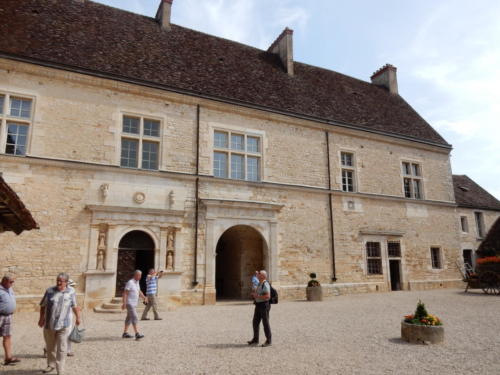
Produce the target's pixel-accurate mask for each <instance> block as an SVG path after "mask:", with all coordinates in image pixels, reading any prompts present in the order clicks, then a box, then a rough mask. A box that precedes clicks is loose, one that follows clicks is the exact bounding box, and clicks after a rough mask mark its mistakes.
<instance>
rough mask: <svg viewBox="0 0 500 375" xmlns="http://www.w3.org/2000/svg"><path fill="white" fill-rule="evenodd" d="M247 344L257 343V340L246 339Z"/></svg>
mask: <svg viewBox="0 0 500 375" xmlns="http://www.w3.org/2000/svg"><path fill="white" fill-rule="evenodd" d="M247 343H248V345H257V344H258V343H259V342H258V341H257V340H253V339H252V340H250V341H247Z"/></svg>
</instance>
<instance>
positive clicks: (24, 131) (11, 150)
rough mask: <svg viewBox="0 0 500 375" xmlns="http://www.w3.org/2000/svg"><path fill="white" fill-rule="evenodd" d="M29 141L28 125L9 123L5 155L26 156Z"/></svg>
mask: <svg viewBox="0 0 500 375" xmlns="http://www.w3.org/2000/svg"><path fill="white" fill-rule="evenodd" d="M27 140H28V125H24V124H16V123H14V122H7V144H6V147H5V153H7V154H11V155H26V143H27Z"/></svg>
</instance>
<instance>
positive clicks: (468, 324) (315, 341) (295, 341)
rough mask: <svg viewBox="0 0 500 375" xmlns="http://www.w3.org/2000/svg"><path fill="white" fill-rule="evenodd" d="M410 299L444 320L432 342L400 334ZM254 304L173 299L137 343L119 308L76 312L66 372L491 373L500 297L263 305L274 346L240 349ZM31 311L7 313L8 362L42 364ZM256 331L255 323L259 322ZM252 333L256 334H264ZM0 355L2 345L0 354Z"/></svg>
mask: <svg viewBox="0 0 500 375" xmlns="http://www.w3.org/2000/svg"><path fill="white" fill-rule="evenodd" d="M418 299H421V300H422V301H423V302H424V303H425V304H426V306H427V308H428V310H429V312H430V313H434V314H437V315H438V316H439V317H440V318H441V319H442V320H443V321H444V323H445V330H446V332H445V340H446V342H445V343H444V344H440V345H429V346H424V345H410V344H407V343H405V342H403V341H401V340H400V321H401V318H402V316H403V315H405V314H408V313H412V312H413V311H414V309H415V306H416V303H417V301H418ZM252 314H253V305H251V304H246V303H240V304H238V303H234V304H229V303H221V304H218V305H216V306H193V307H182V308H179V309H177V310H176V311H173V312H165V313H163V320H162V321H145V322H140V329H141V332H142V333H144V334H145V336H146V337H145V338H144V339H143V340H142V341H138V342H136V341H133V340H130V339H122V338H121V337H120V336H121V333H122V324H123V318H124V315H122V314H94V313H85V315H84V323H85V327H86V328H87V332H86V333H87V336H86V341H85V342H84V343H82V344H77V345H74V351H75V353H76V355H75V357H72V358H68V360H67V362H66V363H67V373H68V374H72V375H73V374H74V375H78V374H87V375H92V374H106V375H111V374H250V373H263V374H500V325H499V317H500V297H499V296H488V295H484V294H483V293H481V292H479V291H473V292H472V293H467V294H464V293H463V290H456V289H447V290H437V291H422V292H392V293H378V294H360V295H348V296H339V297H335V298H334V299H331V300H328V301H324V302H303V301H297V302H285V301H283V302H280V303H279V304H278V305H275V306H273V307H272V310H271V327H272V330H273V346H272V347H268V348H261V347H248V346H247V345H246V341H247V340H249V339H250V338H251V336H252V331H251V319H252ZM36 321H37V314H35V313H19V314H16V315H15V327H14V328H15V331H14V336H13V343H14V354H15V355H17V356H18V357H20V358H21V359H22V361H21V363H19V364H17V365H15V366H0V373H2V374H5V375H8V374H13V375H14V374H39V373H40V370H41V369H43V368H44V367H45V359H44V358H42V356H41V354H42V348H43V339H42V332H41V329H40V328H38V327H37V325H36ZM261 330H262V328H261ZM261 341H264V335H263V332H262V333H261ZM2 354H3V353H2Z"/></svg>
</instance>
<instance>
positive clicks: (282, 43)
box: [267, 27, 293, 76]
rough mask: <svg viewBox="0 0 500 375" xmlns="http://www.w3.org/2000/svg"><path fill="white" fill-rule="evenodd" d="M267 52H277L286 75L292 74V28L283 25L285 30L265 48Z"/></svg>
mask: <svg viewBox="0 0 500 375" xmlns="http://www.w3.org/2000/svg"><path fill="white" fill-rule="evenodd" d="M267 52H271V53H275V54H277V55H278V56H279V57H280V59H281V62H282V63H283V66H284V67H285V70H286V72H287V73H288V75H289V76H293V30H290V29H289V28H288V27H285V30H283V32H282V33H281V34H280V36H279V37H278V38H277V39H276V40H275V41H274V43H273V44H271V47H269V48H268V49H267Z"/></svg>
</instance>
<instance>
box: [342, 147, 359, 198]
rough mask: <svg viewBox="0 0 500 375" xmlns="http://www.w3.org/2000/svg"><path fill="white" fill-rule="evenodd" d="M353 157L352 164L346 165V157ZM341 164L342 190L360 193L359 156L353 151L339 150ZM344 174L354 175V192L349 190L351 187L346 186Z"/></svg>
mask: <svg viewBox="0 0 500 375" xmlns="http://www.w3.org/2000/svg"><path fill="white" fill-rule="evenodd" d="M347 154H348V155H351V164H350V165H349V164H344V158H343V156H344V155H347ZM339 162H340V163H339V164H340V188H341V190H342V191H344V192H346V193H356V192H357V191H358V178H357V168H356V163H357V156H356V153H355V152H354V151H353V150H349V149H345V148H342V149H340V150H339ZM344 173H346V174H347V173H351V174H352V190H349V185H344Z"/></svg>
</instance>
